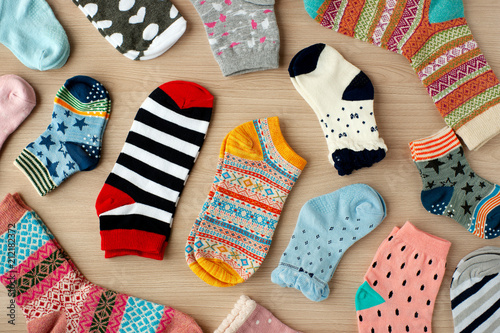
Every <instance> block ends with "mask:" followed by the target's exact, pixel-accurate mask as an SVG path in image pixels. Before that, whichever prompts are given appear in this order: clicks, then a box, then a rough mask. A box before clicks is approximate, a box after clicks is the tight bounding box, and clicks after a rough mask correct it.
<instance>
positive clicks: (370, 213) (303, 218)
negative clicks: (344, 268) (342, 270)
mask: <svg viewBox="0 0 500 333" xmlns="http://www.w3.org/2000/svg"><path fill="white" fill-rule="evenodd" d="M385 215H386V211H385V203H384V200H383V199H382V197H381V196H380V194H379V193H377V191H375V190H374V189H373V188H371V187H370V186H368V185H365V184H354V185H349V186H346V187H343V188H341V189H340V190H337V191H335V192H332V193H328V194H325V195H322V196H319V197H316V198H313V199H311V200H309V201H307V202H306V203H305V204H304V206H302V209H301V210H300V214H299V219H298V221H297V225H296V226H295V231H294V232H293V235H292V238H291V239H290V243H288V246H287V248H286V250H285V252H283V255H282V256H281V259H280V262H279V265H278V267H276V268H275V269H274V271H273V272H272V274H271V281H272V282H274V283H276V284H279V285H280V286H282V287H290V288H295V289H297V290H300V291H301V292H302V293H303V294H304V296H306V297H307V298H309V299H310V300H311V301H315V302H319V301H323V300H325V299H326V298H327V297H328V295H329V294H330V288H329V287H328V282H330V280H331V279H332V276H333V273H334V272H335V269H336V268H337V265H338V264H339V262H340V259H342V256H343V255H344V253H345V251H347V249H348V248H349V247H350V246H351V245H353V244H354V243H355V242H357V241H358V240H360V239H361V238H363V237H364V236H366V235H367V234H368V233H370V232H371V231H372V230H373V229H375V228H376V227H377V226H378V225H379V224H380V223H381V222H382V220H383V219H384V218H385Z"/></svg>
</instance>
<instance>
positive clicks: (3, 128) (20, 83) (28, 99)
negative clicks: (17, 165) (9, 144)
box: [0, 75, 36, 150]
mask: <svg viewBox="0 0 500 333" xmlns="http://www.w3.org/2000/svg"><path fill="white" fill-rule="evenodd" d="M35 105H36V95H35V91H34V90H33V87H31V86H30V84H29V83H28V82H26V81H25V80H24V79H23V78H21V77H19V76H17V75H3V76H1V77H0V150H1V149H2V145H3V143H4V142H5V140H7V137H8V136H9V135H10V134H11V133H12V132H14V131H15V130H16V129H17V127H18V126H19V125H20V124H21V123H22V122H23V121H24V119H26V117H27V116H28V115H29V114H30V113H31V110H33V108H34V107H35Z"/></svg>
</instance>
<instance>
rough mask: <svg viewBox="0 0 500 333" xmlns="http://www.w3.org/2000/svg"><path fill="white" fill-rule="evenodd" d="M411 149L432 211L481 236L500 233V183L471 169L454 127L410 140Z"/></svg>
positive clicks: (426, 204)
mask: <svg viewBox="0 0 500 333" xmlns="http://www.w3.org/2000/svg"><path fill="white" fill-rule="evenodd" d="M410 150H411V154H412V158H413V161H414V162H415V164H416V165H417V168H418V171H419V172H420V177H422V184H423V189H422V194H421V200H422V205H423V206H424V208H425V209H427V211H429V213H432V214H436V215H445V216H448V217H451V218H452V219H454V220H455V221H457V222H458V223H460V225H462V226H463V227H464V228H466V229H467V230H468V231H469V232H470V233H472V234H474V235H476V236H478V237H480V238H495V237H497V236H498V235H500V216H499V215H498V214H499V213H500V186H498V185H496V184H493V183H490V182H489V181H487V180H486V179H484V178H481V177H479V176H478V175H477V174H476V173H475V172H474V171H473V170H472V168H471V167H470V166H469V163H468V162H467V160H466V159H465V156H464V150H463V148H462V146H461V145H460V141H458V138H457V136H456V135H455V133H454V132H453V130H452V129H451V128H449V127H446V128H443V129H442V130H441V131H439V132H438V133H436V134H434V135H432V136H430V137H427V138H424V139H420V140H415V141H413V142H410Z"/></svg>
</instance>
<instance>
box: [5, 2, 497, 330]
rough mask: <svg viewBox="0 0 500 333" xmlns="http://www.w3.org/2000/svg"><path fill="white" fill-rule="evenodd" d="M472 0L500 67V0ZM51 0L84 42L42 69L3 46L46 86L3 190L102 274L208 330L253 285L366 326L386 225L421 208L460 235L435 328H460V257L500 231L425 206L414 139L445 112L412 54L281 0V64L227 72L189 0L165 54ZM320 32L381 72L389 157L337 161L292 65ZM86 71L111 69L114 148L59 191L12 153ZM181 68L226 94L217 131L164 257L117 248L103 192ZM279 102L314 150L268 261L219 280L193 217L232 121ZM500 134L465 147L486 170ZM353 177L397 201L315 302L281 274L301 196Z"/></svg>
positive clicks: (302, 325)
mask: <svg viewBox="0 0 500 333" xmlns="http://www.w3.org/2000/svg"><path fill="white" fill-rule="evenodd" d="M464 2H465V11H466V16H467V18H468V20H469V24H470V26H471V29H472V31H473V33H474V36H475V38H476V40H477V41H478V43H479V45H480V46H481V48H482V51H483V53H484V54H485V55H486V57H487V59H488V61H489V64H490V65H491V67H492V68H493V70H494V71H496V72H497V73H500V43H498V32H499V29H498V17H499V16H500V4H499V3H498V1H496V0H474V1H473V0H464ZM48 3H49V4H50V5H51V7H52V9H53V10H54V12H55V14H56V16H57V18H58V19H59V20H60V22H61V24H62V25H63V27H64V28H65V30H66V32H67V34H68V37H69V40H70V44H71V55H70V58H69V60H68V62H67V64H66V65H65V66H64V67H63V68H61V69H58V70H52V71H47V72H38V71H34V70H30V69H28V68H26V67H25V66H23V65H22V64H21V63H20V62H19V61H18V60H17V59H16V58H15V56H14V55H13V54H12V53H10V51H9V50H8V49H7V48H5V47H4V46H3V45H2V46H0V59H1V62H0V74H2V75H3V74H17V75H20V76H21V77H23V78H24V79H26V80H27V81H28V82H30V83H31V84H32V86H33V87H34V89H35V91H36V94H37V99H38V104H37V106H36V108H35V109H34V110H33V112H32V114H31V115H30V116H29V117H28V118H27V119H26V121H25V122H24V123H23V124H22V125H21V126H20V127H19V128H18V130H17V131H16V132H15V133H13V134H12V135H11V136H10V138H9V139H8V140H7V141H6V142H5V144H4V147H3V149H2V150H1V151H0V196H1V197H3V196H4V195H5V194H6V193H8V192H10V193H14V192H20V193H21V195H22V197H23V198H24V199H25V201H26V202H27V204H28V205H30V206H31V207H33V208H34V209H35V210H36V211H37V213H38V214H39V215H40V216H41V217H42V219H43V220H44V222H45V223H46V224H47V226H48V227H49V228H50V230H51V231H52V232H53V233H54V235H55V236H56V238H57V239H58V241H59V243H60V244H61V245H62V246H63V247H64V249H65V250H66V251H67V252H68V253H69V255H70V256H71V257H72V258H73V260H74V261H75V263H76V264H77V266H78V267H79V268H80V270H81V271H82V272H83V274H84V275H85V276H86V277H87V278H88V279H89V280H90V281H92V282H94V283H96V284H99V285H101V286H103V287H106V288H110V289H113V290H116V291H119V292H123V293H128V294H130V295H133V296H136V297H141V298H145V299H148V300H151V301H154V302H157V303H161V304H167V305H170V306H172V307H175V308H176V309H179V310H181V311H183V312H185V313H187V314H189V315H191V316H192V317H193V318H195V320H196V321H197V322H198V324H199V325H200V326H201V327H202V329H203V331H205V332H212V331H214V330H215V329H216V328H217V326H218V325H219V324H220V323H221V322H222V320H223V319H224V318H225V317H226V315H227V314H228V313H229V312H230V310H231V309H232V307H233V304H234V303H235V302H236V300H237V299H238V298H239V296H240V295H242V294H245V295H248V296H250V297H251V298H253V299H254V300H256V301H257V302H258V303H260V304H261V305H263V306H265V307H266V308H268V309H269V310H270V311H271V312H272V313H273V314H274V315H275V316H276V317H278V318H279V319H280V320H281V321H283V322H284V323H285V324H287V325H289V326H290V327H292V328H294V329H296V330H300V331H303V332H318V333H319V332H357V322H356V315H355V309H354V295H355V293H356V290H357V288H358V286H359V285H360V284H361V283H362V282H363V276H364V274H365V272H366V270H367V269H368V266H369V264H370V262H371V259H372V258H373V256H374V254H375V251H376V250H377V247H378V246H379V244H380V243H381V241H382V240H383V238H384V237H386V235H388V234H389V232H390V231H391V229H392V228H393V227H394V226H402V225H403V223H404V222H405V221H407V220H410V221H411V222H413V223H414V224H415V225H416V226H417V227H418V228H420V229H422V230H424V231H427V232H429V233H432V234H434V235H436V236H439V237H442V238H445V239H448V240H449V241H451V242H452V246H451V250H450V253H449V256H448V269H447V271H446V276H445V278H444V280H443V283H442V285H441V289H440V291H439V295H438V298H437V302H436V307H435V310H434V317H433V322H432V328H433V332H436V333H444V332H453V321H452V316H451V310H450V301H449V285H450V280H451V275H452V273H453V270H454V268H455V267H456V265H457V263H458V262H459V260H460V259H461V258H462V257H463V256H465V255H466V254H467V253H469V252H471V251H473V250H476V249H478V248H480V247H483V246H486V245H492V246H500V238H498V239H495V240H489V241H486V240H481V239H479V238H477V237H475V236H473V235H471V234H469V233H468V232H467V231H466V230H465V229H463V228H462V227H461V226H459V225H458V224H457V223H455V222H454V221H453V220H451V219H449V218H446V217H441V216H434V215H431V214H429V213H428V212H427V211H426V210H425V209H424V208H423V207H422V205H421V203H420V190H421V181H420V177H419V173H418V171H417V169H416V167H415V166H414V164H413V162H412V160H411V157H410V152H409V149H408V142H410V141H411V140H414V139H418V138H421V137H425V136H428V135H431V134H433V133H435V132H437V131H438V130H440V129H441V128H442V127H444V125H445V124H444V122H443V120H442V118H441V117H440V115H439V113H438V111H437V109H436V108H435V106H434V105H433V103H432V101H431V99H430V98H429V96H428V95H427V93H426V91H425V89H424V87H423V86H422V84H421V83H420V81H419V80H418V78H417V76H416V75H415V74H414V72H413V70H412V69H411V67H410V66H409V64H408V63H407V61H406V59H404V58H403V57H402V56H399V55H396V54H393V53H390V52H388V51H386V50H382V49H379V48H377V47H375V46H372V45H369V44H367V43H363V42H360V41H357V40H355V39H353V38H348V37H345V36H343V35H340V34H337V33H335V32H333V31H330V30H327V29H325V28H322V27H321V26H320V25H318V24H317V23H316V22H314V21H313V20H311V19H310V18H309V16H308V15H307V14H306V12H305V10H304V8H303V4H302V1H300V0H293V1H290V0H287V1H285V0H281V1H277V5H276V7H275V9H276V14H277V19H278V24H279V28H280V34H281V52H280V68H279V69H277V70H269V71H264V72H257V73H251V74H244V75H241V76H235V77H231V78H224V77H223V76H222V74H221V72H220V70H219V67H218V66H217V64H216V62H215V60H214V58H213V56H212V54H211V51H210V47H209V45H208V42H207V37H206V35H205V31H204V28H203V26H202V22H201V20H200V18H199V16H198V14H197V13H196V11H195V9H194V7H193V5H192V4H191V3H190V1H188V0H174V3H175V5H176V6H177V8H178V9H179V10H180V12H181V13H182V15H183V16H184V18H185V19H186V20H187V22H188V28H187V31H186V33H185V35H184V36H183V37H182V38H181V39H180V40H179V41H178V42H177V44H175V45H174V46H173V47H172V49H170V50H169V51H167V52H166V53H165V54H164V55H162V56H160V57H159V58H156V59H154V60H149V61H144V62H142V61H141V62H133V61H131V60H129V59H127V58H125V57H124V56H122V55H121V54H120V53H119V52H117V51H116V50H114V49H113V47H112V46H111V45H110V44H109V43H108V42H107V41H106V40H105V39H104V38H102V36H101V35H100V34H99V32H98V31H97V30H96V29H95V28H94V27H93V26H92V25H91V24H90V22H89V21H88V20H87V19H86V17H85V16H84V15H83V14H82V13H81V12H80V10H79V9H78V8H77V7H76V6H75V5H74V4H73V3H72V1H70V0H48ZM5 28H6V27H3V26H2V27H0V29H5ZM17 28H22V27H17ZM317 42H323V43H326V44H329V45H331V46H333V47H334V48H336V49H337V50H338V51H339V52H340V53H342V54H343V56H344V57H345V58H346V59H347V60H349V61H350V62H352V63H353V64H354V65H356V66H357V67H359V68H360V69H362V70H363V71H364V72H365V73H366V74H367V75H368V76H369V77H370V78H371V80H372V82H373V84H374V86H375V115H376V120H377V124H378V128H379V131H380V135H381V137H382V138H383V139H384V140H385V142H386V144H387V146H388V148H389V151H388V154H387V157H386V158H385V159H384V160H383V161H382V162H380V163H378V164H376V165H375V166H373V167H371V168H365V169H362V170H358V171H356V172H354V173H353V174H352V175H350V176H344V177H340V176H339V175H338V174H337V172H336V171H335V169H334V168H333V167H332V166H331V165H330V164H329V163H328V160H327V147H326V142H325V140H324V138H323V135H322V132H321V129H320V126H319V123H318V120H317V119H316V116H315V115H314V113H313V111H312V110H311V109H310V107H309V106H308V104H307V103H306V102H305V101H304V100H303V99H302V97H301V96H300V95H299V94H298V93H297V92H296V91H295V89H294V88H293V86H292V84H291V82H290V79H289V77H288V72H287V67H288V63H289V62H290V60H291V59H292V57H293V55H294V54H295V53H297V52H298V51H299V50H301V49H302V48H304V47H307V46H309V45H311V44H313V43H317ZM79 74H83V75H88V76H91V77H94V78H95V79H97V80H99V81H100V82H101V83H103V84H104V85H105V86H106V88H107V89H108V90H109V92H110V95H111V98H112V103H113V104H112V112H111V118H110V121H109V123H108V127H107V130H106V132H105V135H104V148H103V154H102V160H101V162H100V164H99V166H98V167H97V168H96V169H95V170H93V171H91V172H81V173H78V174H75V175H73V176H72V177H71V178H69V179H68V180H66V181H65V182H64V183H63V184H62V185H61V186H60V187H59V188H57V189H56V190H55V191H53V192H51V193H50V194H49V195H47V196H46V197H40V196H38V194H37V193H36V191H35V189H34V188H33V187H32V186H31V184H30V183H29V182H28V180H27V179H26V177H25V176H24V175H23V174H22V173H21V172H20V171H19V170H18V169H17V168H16V167H14V165H13V164H12V162H13V161H14V159H15V158H16V157H17V155H18V154H19V153H20V151H21V150H22V149H23V148H24V147H25V146H26V145H27V144H28V143H29V142H31V141H33V140H34V139H35V138H37V137H38V136H39V135H40V134H41V133H42V132H43V131H44V130H45V128H46V127H47V125H48V123H49V122H50V120H51V117H50V115H51V112H52V108H53V99H54V96H55V93H56V92H57V90H58V89H59V87H60V86H61V85H62V84H63V83H64V81H65V80H66V79H68V78H70V77H72V76H74V75H79ZM171 80H188V81H194V82H197V83H199V84H201V85H203V86H205V87H206V88H207V89H208V90H209V91H210V92H211V93H212V94H213V95H214V96H215V104H214V111H213V118H212V122H211V125H210V128H209V132H208V135H207V139H206V141H205V144H204V146H203V149H202V151H201V154H200V156H199V158H198V161H197V162H196V165H195V167H194V169H193V170H192V172H191V176H190V178H189V180H188V182H187V185H186V187H185V189H184V192H183V193H182V196H181V199H180V202H179V205H178V209H177V212H176V215H175V222H174V225H173V230H172V234H171V237H170V241H169V244H168V247H167V249H166V253H165V258H164V260H163V261H156V260H151V259H145V258H140V257H135V256H126V257H119V258H114V259H104V255H103V252H102V251H101V250H100V236H99V223H98V218H97V216H96V213H95V209H94V203H95V199H96V197H97V194H98V193H99V190H100V189H101V187H102V185H103V183H104V181H105V179H106V177H107V176H108V174H109V172H110V171H111V169H112V167H113V165H114V163H115V161H116V158H117V156H118V154H119V152H120V150H121V148H122V146H123V143H124V140H125V137H126V135H127V133H128V131H129V129H130V126H131V124H132V121H133V118H134V116H135V114H136V112H137V110H138V108H139V106H140V105H141V103H142V102H143V100H144V99H145V98H146V97H147V96H148V95H149V93H150V92H151V91H152V90H154V89H155V88H156V87H157V86H158V85H160V84H161V83H164V82H167V81H171ZM325 98H328V96H325ZM0 112H1V111H0ZM269 116H279V117H280V123H281V127H282V131H283V133H284V135H285V137H286V139H287V141H288V143H289V144H290V145H291V146H292V147H293V149H294V150H295V151H296V152H297V153H298V154H300V155H301V156H303V157H304V158H305V159H306V160H307V161H308V164H307V166H306V168H305V170H304V171H303V173H302V175H301V176H300V178H299V180H298V182H297V184H296V185H295V187H294V189H293V191H292V192H291V195H290V197H289V198H288V200H287V202H286V205H285V207H284V211H283V214H282V216H281V219H280V222H279V225H278V228H277V230H276V232H275V234H274V239H273V244H272V246H271V249H270V252H269V254H268V256H267V259H266V260H265V261H264V264H263V265H262V267H261V268H260V270H259V271H258V272H257V273H256V274H255V275H254V276H253V277H252V278H250V280H248V281H247V282H245V283H243V284H240V285H238V286H235V287H230V288H216V287H212V286H209V285H207V284H205V283H204V282H203V281H202V280H200V279H199V278H198V277H196V276H195V275H194V274H193V273H192V272H191V270H190V269H189V268H188V266H187V265H186V262H185V260H184V246H185V242H186V238H187V235H188V232H189V229H190V228H191V226H192V224H193V222H194V219H195V217H196V216H197V214H198V212H199V210H200V208H201V206H202V204H203V202H204V200H205V197H206V195H207V194H208V191H209V189H210V182H211V181H212V178H213V174H214V172H215V166H216V162H217V153H218V150H219V147H220V143H221V141H222V138H223V137H224V135H225V134H226V133H227V132H228V131H230V130H231V129H232V128H234V127H235V126H237V125H239V124H241V123H243V122H245V121H249V120H252V119H256V118H262V117H269ZM499 148H500V136H497V137H496V138H494V139H493V140H491V141H490V142H489V143H488V144H486V145H485V146H484V147H482V148H481V149H480V150H479V151H476V152H471V151H468V150H466V155H465V156H466V158H467V159H468V161H469V163H470V164H471V166H472V168H473V169H474V170H475V171H476V172H477V173H478V174H479V175H481V176H483V177H485V178H487V179H488V180H490V181H492V182H496V183H499V182H500V174H499V173H498V164H499V162H500V149H499ZM353 183H366V184H368V185H370V186H372V187H373V188H375V189H376V190H377V191H379V192H380V193H381V195H382V196H383V197H384V199H385V201H386V203H387V210H388V215H387V218H386V219H385V220H384V222H383V223H382V224H381V225H380V226H379V227H378V228H377V229H376V230H374V231H373V232H372V233H371V234H369V235H368V236H366V237H365V238H363V239H362V240H361V241H359V242H357V243H356V244H354V245H353V246H352V247H351V248H350V249H349V250H348V251H347V253H346V254H345V255H344V258H343V260H342V261H341V262H340V265H339V266H338V267H337V271H336V272H335V274H334V276H333V279H332V280H331V282H330V284H329V285H330V288H331V294H330V297H328V299H327V300H325V301H323V302H320V303H314V302H312V301H309V300H308V299H307V298H305V297H304V296H303V295H302V294H301V293H300V292H299V291H297V290H295V289H289V288H288V289H284V288H281V287H279V286H278V285H275V284H273V283H271V280H270V275H271V272H272V270H273V269H274V268H275V267H276V266H277V264H278V262H279V259H280V256H281V254H282V253H283V251H284V249H285V248H286V246H287V244H288V241H289V239H290V236H291V234H292V232H293V230H294V228H295V224H296V221H297V216H298V214H299V210H300V208H301V207H302V205H303V204H304V203H305V202H306V201H307V200H309V199H311V198H313V197H316V196H319V195H322V194H326V193H329V192H332V191H334V190H337V189H339V188H341V187H343V186H346V185H349V184H353ZM0 289H1V290H0V332H25V331H26V329H25V320H24V318H23V317H22V315H21V312H20V310H19V309H18V311H17V317H16V326H11V325H8V324H7V319H6V311H7V310H6V306H7V304H8V302H9V299H8V297H7V292H6V290H5V289H4V288H0Z"/></svg>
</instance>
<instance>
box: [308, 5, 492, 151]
mask: <svg viewBox="0 0 500 333" xmlns="http://www.w3.org/2000/svg"><path fill="white" fill-rule="evenodd" d="M304 3H305V6H306V10H307V12H308V13H309V15H310V16H311V17H312V18H314V19H315V20H316V21H318V22H319V23H320V24H321V25H322V26H324V27H326V28H329V29H332V30H335V31H338V32H340V33H342V34H344V35H347V36H351V37H354V38H357V39H359V40H363V41H367V42H370V43H372V44H374V45H377V46H380V47H383V48H385V49H388V50H390V51H393V52H396V53H399V54H402V55H403V56H404V57H405V58H407V59H408V60H409V61H410V64H411V66H412V68H413V69H414V70H415V73H416V74H417V75H418V77H419V79H420V80H421V81H422V83H423V84H424V86H425V87H426V89H427V92H428V93H429V95H430V96H431V98H432V100H433V101H434V103H435V104H436V107H437V108H438V110H439V112H440V113H441V116H442V117H443V118H444V121H445V122H446V124H447V125H448V126H450V127H452V128H453V129H454V130H455V131H456V132H457V134H458V135H459V136H460V137H461V138H462V139H463V140H464V142H465V144H466V145H467V147H469V149H478V148H479V147H481V146H482V145H483V144H484V143H486V142H487V141H488V140H489V139H491V138H493V137H494V136H496V135H497V134H498V133H499V132H500V106H499V103H500V82H499V81H498V79H497V77H496V76H495V74H494V73H493V71H492V69H491V67H490V66H489V65H488V63H487V61H486V59H485V57H484V55H483V54H482V53H481V50H480V49H479V46H478V44H477V42H476V41H475V40H474V38H473V37H472V33H471V31H470V29H469V26H468V25H467V21H466V19H465V17H464V9H463V3H462V1H461V0H409V1H405V0H387V1H386V0H366V1H352V0H324V1H321V0H304Z"/></svg>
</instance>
